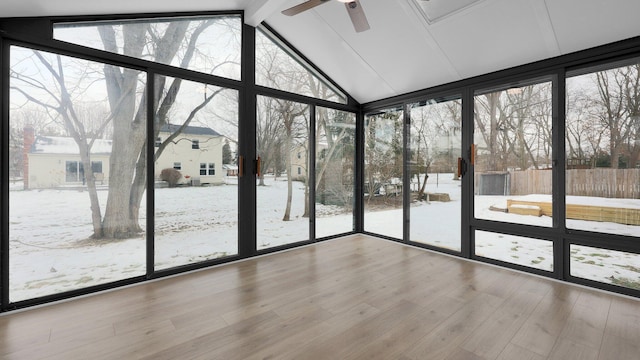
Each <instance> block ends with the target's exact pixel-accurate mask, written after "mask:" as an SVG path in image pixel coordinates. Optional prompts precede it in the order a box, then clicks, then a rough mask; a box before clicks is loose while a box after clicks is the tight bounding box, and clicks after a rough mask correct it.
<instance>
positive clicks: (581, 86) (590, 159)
mask: <svg viewBox="0 0 640 360" xmlns="http://www.w3.org/2000/svg"><path fill="white" fill-rule="evenodd" d="M636 61H637V60H636ZM639 81H640V64H632V65H628V66H623V67H617V68H614V69H608V70H602V71H598V72H594V73H588V74H584V75H579V76H574V77H571V78H567V116H566V119H567V120H566V121H567V126H566V129H567V131H566V148H565V152H566V156H567V161H566V164H567V165H566V172H565V174H566V184H567V185H566V188H567V193H566V202H567V210H566V216H567V227H568V228H571V229H579V230H588V231H597V232H603V233H611V234H620V235H628V236H635V237H639V236H640V90H639V89H640V88H639V87H638V82H639Z"/></svg>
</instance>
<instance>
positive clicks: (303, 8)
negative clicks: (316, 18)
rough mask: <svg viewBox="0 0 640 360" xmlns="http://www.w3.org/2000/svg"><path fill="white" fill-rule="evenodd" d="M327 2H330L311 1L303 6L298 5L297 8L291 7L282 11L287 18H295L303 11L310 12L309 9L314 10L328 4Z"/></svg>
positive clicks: (324, 0) (322, 0) (321, 0)
mask: <svg viewBox="0 0 640 360" xmlns="http://www.w3.org/2000/svg"><path fill="white" fill-rule="evenodd" d="M327 1H330V0H309V1H306V2H303V3H302V4H298V5H296V6H293V7H290V8H288V9H286V10H283V11H282V14H284V15H287V16H293V15H296V14H300V13H301V12H303V11H306V10H309V9H313V8H314V7H316V6H318V5H322V4H324V3H326V2H327Z"/></svg>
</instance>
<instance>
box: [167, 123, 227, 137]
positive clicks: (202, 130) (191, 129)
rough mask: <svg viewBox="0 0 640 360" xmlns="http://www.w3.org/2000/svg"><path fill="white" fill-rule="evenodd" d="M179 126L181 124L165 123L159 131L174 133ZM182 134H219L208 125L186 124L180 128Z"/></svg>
mask: <svg viewBox="0 0 640 360" xmlns="http://www.w3.org/2000/svg"><path fill="white" fill-rule="evenodd" d="M180 126H182V125H174V124H167V125H163V126H162V127H161V128H160V132H168V133H172V134H173V133H174V132H176V131H178V130H179V129H180ZM182 133H183V134H190V135H211V136H221V135H220V134H219V133H218V132H217V131H215V130H213V129H211V128H208V127H202V126H187V127H185V128H184V129H183V130H182Z"/></svg>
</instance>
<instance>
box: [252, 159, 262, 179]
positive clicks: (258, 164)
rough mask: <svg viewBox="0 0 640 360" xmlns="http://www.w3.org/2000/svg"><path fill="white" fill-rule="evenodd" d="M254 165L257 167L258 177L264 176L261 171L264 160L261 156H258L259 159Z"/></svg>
mask: <svg viewBox="0 0 640 360" xmlns="http://www.w3.org/2000/svg"><path fill="white" fill-rule="evenodd" d="M254 165H255V174H256V177H260V176H262V171H261V167H262V159H261V158H260V156H258V158H257V159H256V160H255V161H254Z"/></svg>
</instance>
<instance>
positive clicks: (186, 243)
mask: <svg viewBox="0 0 640 360" xmlns="http://www.w3.org/2000/svg"><path fill="white" fill-rule="evenodd" d="M156 85H157V87H156V89H155V90H156V96H157V99H158V100H159V102H158V105H157V108H156V110H155V111H156V114H155V115H156V116H155V118H156V123H155V124H154V132H155V134H153V137H152V139H158V138H160V139H162V142H161V143H160V144H159V145H158V146H157V147H155V159H154V160H155V179H156V183H155V184H156V186H155V194H154V196H155V267H156V269H166V268H171V267H175V266H179V265H186V264H191V263H196V262H200V261H204V260H211V259H216V258H220V257H225V256H229V255H235V254H237V253H238V179H237V177H236V174H237V172H236V171H235V170H237V165H236V163H235V157H233V156H231V155H230V154H229V155H228V156H227V157H226V158H225V157H224V156H223V153H224V151H223V148H224V147H225V145H227V146H228V147H229V150H228V151H229V152H230V153H233V152H235V148H236V145H237V143H238V92H237V91H235V90H229V89H224V88H219V87H216V86H212V85H206V84H202V83H197V82H192V81H186V80H182V79H177V78H171V77H165V76H157V77H156ZM178 85H179V86H178ZM177 87H179V89H180V90H179V92H177V93H174V92H170V91H168V89H170V88H177ZM194 143H196V144H198V146H197V147H194V146H193V144H194ZM176 164H180V165H179V166H176ZM216 164H219V167H220V166H221V167H222V168H223V169H224V168H226V169H227V170H228V171H227V172H225V171H219V172H217V173H216V172H215V170H214V169H215V166H216Z"/></svg>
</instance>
